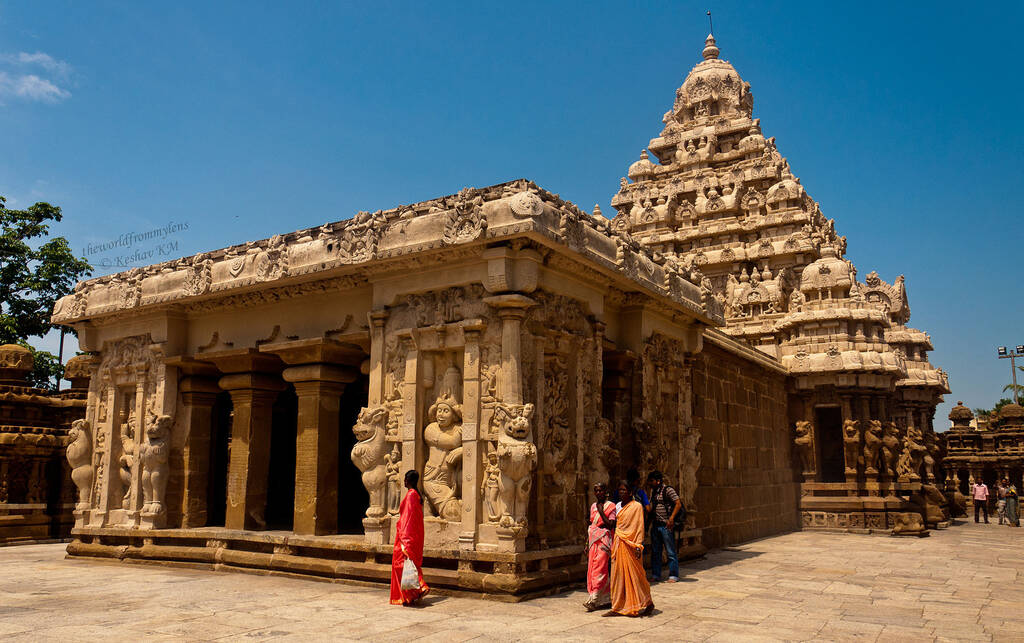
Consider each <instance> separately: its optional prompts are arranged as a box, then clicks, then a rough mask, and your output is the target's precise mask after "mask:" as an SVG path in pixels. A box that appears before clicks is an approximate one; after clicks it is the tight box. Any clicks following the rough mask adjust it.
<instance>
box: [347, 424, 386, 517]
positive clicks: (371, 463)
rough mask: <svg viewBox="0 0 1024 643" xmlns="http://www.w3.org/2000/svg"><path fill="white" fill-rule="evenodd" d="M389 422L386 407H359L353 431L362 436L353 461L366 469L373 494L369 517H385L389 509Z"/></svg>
mask: <svg viewBox="0 0 1024 643" xmlns="http://www.w3.org/2000/svg"><path fill="white" fill-rule="evenodd" d="M387 423H388V410H387V409H386V408H384V407H383V406H376V407H373V408H365V407H364V408H363V409H362V410H361V411H359V418H358V419H357V420H356V424H355V426H353V427H352V432H353V433H355V435H356V440H358V442H356V445H355V446H354V447H352V462H353V463H354V464H355V465H356V467H357V468H358V469H359V470H360V471H362V472H363V486H364V487H366V490H367V491H368V492H369V494H370V506H369V507H368V508H367V509H366V517H367V518H381V517H383V516H384V514H385V513H386V511H387V509H386V508H385V506H384V492H385V488H386V485H387V463H386V462H385V461H384V458H385V455H386V452H387V442H386V441H385V439H384V437H385V431H386V427H387Z"/></svg>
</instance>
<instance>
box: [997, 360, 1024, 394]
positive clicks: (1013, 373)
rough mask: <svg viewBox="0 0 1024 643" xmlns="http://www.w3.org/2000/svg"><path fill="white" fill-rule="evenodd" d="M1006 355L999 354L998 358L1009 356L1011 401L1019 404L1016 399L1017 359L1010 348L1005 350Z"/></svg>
mask: <svg viewBox="0 0 1024 643" xmlns="http://www.w3.org/2000/svg"><path fill="white" fill-rule="evenodd" d="M1006 353H1007V354H1006V355H1000V356H999V359H1006V358H1010V376H1011V377H1013V403H1014V404H1020V402H1019V401H1018V399H1017V360H1016V357H1017V356H1016V355H1014V353H1013V351H1012V350H1008V351H1006Z"/></svg>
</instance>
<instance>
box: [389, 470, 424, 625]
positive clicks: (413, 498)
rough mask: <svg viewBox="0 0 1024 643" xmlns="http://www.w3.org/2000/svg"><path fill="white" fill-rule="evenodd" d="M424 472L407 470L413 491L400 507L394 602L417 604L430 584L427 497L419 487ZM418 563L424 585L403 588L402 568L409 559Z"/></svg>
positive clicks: (393, 564)
mask: <svg viewBox="0 0 1024 643" xmlns="http://www.w3.org/2000/svg"><path fill="white" fill-rule="evenodd" d="M419 481H420V474H418V473H416V472H415V471H407V472H406V474H405V488H406V489H408V490H409V491H408V492H407V493H406V494H405V497H404V498H402V506H401V507H400V508H399V510H398V527H397V528H396V530H395V550H394V552H393V553H392V554H391V604H392V605H413V604H414V603H416V602H417V601H419V600H420V599H421V598H423V597H424V596H426V595H427V592H429V591H430V588H429V587H427V584H426V583H425V582H424V581H423V498H421V497H420V493H419V492H418V491H417V490H416V485H417V484H418V483H419ZM406 558H411V559H412V562H414V563H416V571H417V572H418V574H419V580H420V586H419V587H418V588H416V589H411V590H409V589H402V568H403V567H404V566H405V559H406Z"/></svg>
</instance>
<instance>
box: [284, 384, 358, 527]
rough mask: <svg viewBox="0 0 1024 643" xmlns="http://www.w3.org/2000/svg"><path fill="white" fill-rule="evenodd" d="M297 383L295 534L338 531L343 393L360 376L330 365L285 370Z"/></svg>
mask: <svg viewBox="0 0 1024 643" xmlns="http://www.w3.org/2000/svg"><path fill="white" fill-rule="evenodd" d="M282 375H283V376H284V379H285V380H287V381H289V382H293V383H294V384H295V394H296V395H297V396H298V398H299V417H298V428H297V436H296V445H295V517H294V523H293V527H292V529H293V530H294V531H295V533H296V534H303V535H317V536H319V535H323V534H333V533H337V531H338V423H339V418H338V412H339V408H340V404H341V394H342V392H343V391H344V390H345V384H346V383H347V382H352V381H355V379H356V374H355V372H352V371H350V370H347V369H342V368H338V367H336V366H329V365H327V364H308V365H304V366H291V367H289V368H286V369H284V372H283V373H282Z"/></svg>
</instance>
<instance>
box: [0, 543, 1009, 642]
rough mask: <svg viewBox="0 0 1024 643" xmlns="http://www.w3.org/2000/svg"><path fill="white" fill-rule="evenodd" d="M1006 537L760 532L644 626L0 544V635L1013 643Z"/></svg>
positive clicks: (712, 560)
mask: <svg viewBox="0 0 1024 643" xmlns="http://www.w3.org/2000/svg"><path fill="white" fill-rule="evenodd" d="M1018 539H1019V536H1018V535H1017V533H1016V530H1013V529H1010V528H1008V527H999V526H998V525H987V526H986V525H979V526H975V525H974V524H973V523H972V524H969V525H958V526H956V527H954V528H953V529H947V530H943V531H939V532H936V533H933V534H932V536H931V537H929V538H913V539H900V540H897V539H893V538H879V537H875V538H864V537H857V536H850V535H839V534H826V533H820V532H802V533H791V534H786V535H783V536H776V537H771V538H765V539H762V540H759V541H757V542H754V543H749V544H746V545H742V546H740V547H737V548H732V549H730V550H728V551H712V552H711V553H710V554H709V555H708V557H707V558H706V559H704V560H700V561H694V562H692V563H689V564H684V565H683V566H682V568H681V572H682V573H681V577H682V579H683V582H680V583H675V584H669V583H655V584H654V585H653V586H652V589H651V593H652V596H653V599H654V603H655V605H656V607H657V611H656V612H655V614H654V615H653V616H651V617H649V618H643V619H628V618H615V619H608V618H601V617H600V613H589V614H588V613H586V612H584V610H583V607H582V605H581V603H582V602H583V601H584V600H585V599H586V598H587V597H586V595H585V592H584V591H583V590H582V589H577V590H575V591H572V592H566V593H563V594H559V595H554V596H547V597H541V598H536V599H534V600H531V601H528V602H521V603H515V604H506V603H500V602H494V601H487V602H481V601H477V600H473V599H472V598H470V597H468V596H452V595H441V593H434V594H432V595H431V596H430V597H428V598H427V603H428V606H427V608H426V609H398V608H395V607H393V606H390V605H388V602H387V589H386V588H384V587H359V586H353V585H349V584H325V583H310V582H304V581H302V580H298V579H295V578H288V577H285V576H283V575H254V574H210V573H206V572H203V571H200V570H197V569H187V568H174V567H156V566H140V565H113V564H101V565H97V564H95V563H93V562H91V561H86V560H80V559H68V560H64V559H63V555H64V552H63V551H62V547H61V546H60V545H38V546H30V547H29V548H28V549H24V548H9V547H8V548H0V568H3V570H4V575H3V578H2V579H0V592H3V596H4V603H3V606H2V608H0V610H2V612H3V614H2V617H0V636H4V637H5V640H8V639H10V640H14V641H33V642H34V641H63V640H68V639H74V638H81V637H82V636H83V635H84V636H95V637H96V638H102V639H104V640H138V639H140V638H141V639H145V640H147V641H148V640H160V639H161V637H165V638H167V639H168V640H171V639H173V640H181V639H188V640H197V641H199V640H210V639H218V640H220V639H223V637H227V640H235V639H238V640H243V639H244V640H250V639H271V640H305V641H319V640H338V639H372V640H374V641H405V640H410V639H419V638H427V639H440V638H443V639H444V640H446V641H452V640H467V639H471V638H479V639H485V640H493V639H495V638H500V639H503V640H602V641H604V640H608V639H610V638H623V639H626V640H634V639H637V640H641V639H642V640H645V641H647V640H651V641H662V640H663V641H705V640H730V641H734V640H743V641H747V640H766V639H770V640H776V641H777V640H785V641H804V640H830V641H834V640H844V641H845V640H851V639H869V640H879V641H906V640H910V641H918V640H920V641H940V640H971V641H977V640H983V641H987V640H998V641H1002V640H1016V639H1019V638H1020V634H1021V626H1022V624H1024V623H1022V622H1021V620H1020V619H1019V618H1017V616H1018V614H1016V610H1017V609H1018V608H1019V606H1020V604H1021V602H1022V601H1024V589H1021V582H1020V580H1021V579H1020V574H1021V572H1022V569H1024V567H1022V563H1021V561H1020V556H1019V553H1018V552H1019V541H1018ZM15 549H19V550H21V551H14V550H15ZM220 569H229V567H228V566H227V565H221V566H220ZM428 582H430V583H431V584H432V585H433V579H431V578H428ZM444 594H447V592H444ZM140 596H144V597H145V600H140V599H139V597H140ZM126 605H131V609H125V606H126Z"/></svg>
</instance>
